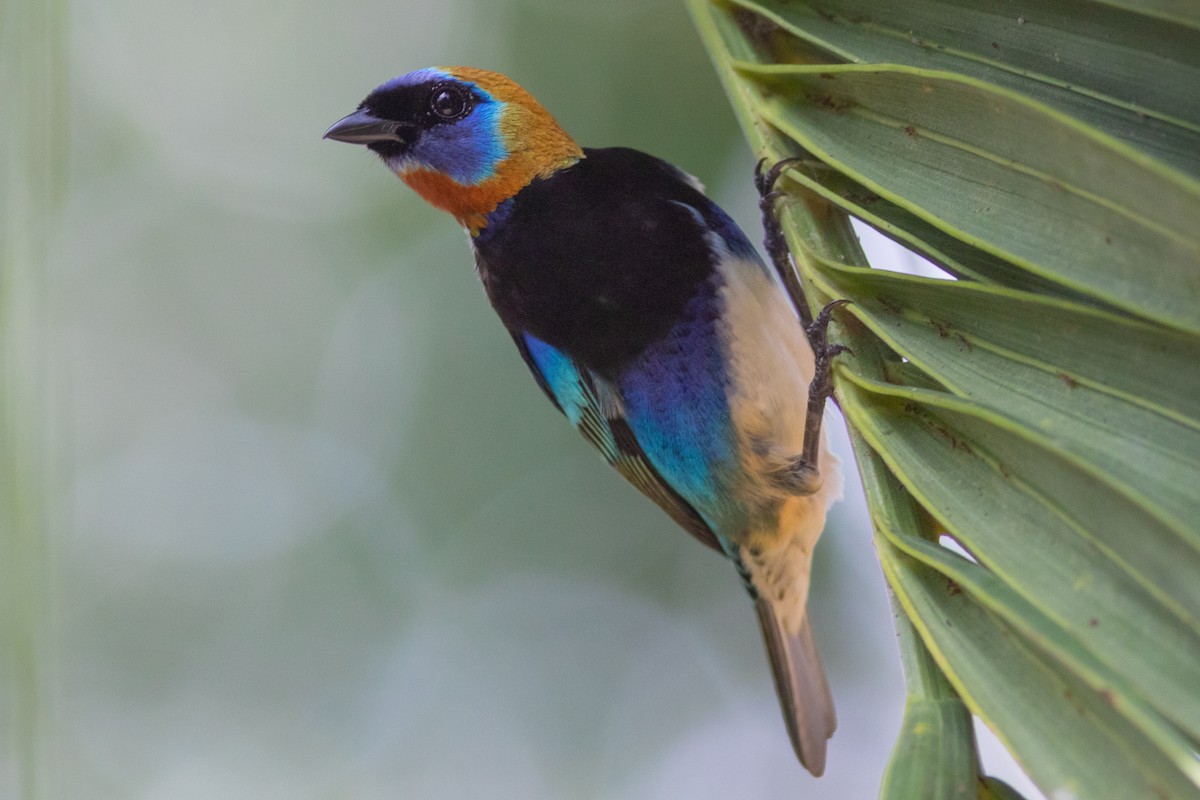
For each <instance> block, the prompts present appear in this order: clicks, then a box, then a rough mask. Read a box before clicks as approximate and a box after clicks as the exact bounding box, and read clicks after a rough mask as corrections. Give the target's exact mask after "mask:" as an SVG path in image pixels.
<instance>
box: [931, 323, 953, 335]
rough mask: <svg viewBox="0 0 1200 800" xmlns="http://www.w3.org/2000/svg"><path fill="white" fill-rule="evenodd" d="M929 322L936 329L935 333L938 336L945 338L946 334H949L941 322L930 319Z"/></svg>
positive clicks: (948, 330)
mask: <svg viewBox="0 0 1200 800" xmlns="http://www.w3.org/2000/svg"><path fill="white" fill-rule="evenodd" d="M929 324H930V325H932V326H933V327H934V328H936V329H937V334H938V337H939V338H941V339H945V338H946V337H947V336H949V335H950V329H949V328H947V327H946V326H945V325H943V324H942V323H940V322H938V321H937V320H933V319H931V320H929Z"/></svg>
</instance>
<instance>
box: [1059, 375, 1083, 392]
mask: <svg viewBox="0 0 1200 800" xmlns="http://www.w3.org/2000/svg"><path fill="white" fill-rule="evenodd" d="M1058 377H1060V378H1062V382H1063V383H1065V384H1066V385H1067V388H1068V389H1074V388H1075V387H1076V386H1078V385H1079V381H1077V380H1075V379H1074V378H1072V377H1071V376H1070V375H1068V374H1067V373H1065V372H1060V373H1058Z"/></svg>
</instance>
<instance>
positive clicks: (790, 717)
mask: <svg viewBox="0 0 1200 800" xmlns="http://www.w3.org/2000/svg"><path fill="white" fill-rule="evenodd" d="M754 608H755V611H757V612H758V622H759V625H761V626H762V632H763V641H764V642H766V645H767V657H768V658H769V659H770V661H771V674H772V675H773V676H774V678H775V691H776V692H777V693H778V694H779V704H780V707H781V708H782V709H783V721H784V722H785V723H786V724H787V729H788V735H789V736H791V739H792V747H793V748H794V749H795V751H796V757H797V758H799V759H800V763H801V764H803V765H804V766H805V768H807V769H808V771H809V772H811V773H812V774H813V775H815V776H817V777H820V776H821V774H822V773H824V772H825V743H826V742H827V741H828V740H829V737H831V736H833V731H834V729H835V728H837V716H836V714H835V713H834V710H833V697H832V696H831V695H830V693H829V684H828V683H827V682H826V681H825V670H824V669H823V668H822V667H821V657H820V655H818V654H817V646H816V643H815V642H813V637H812V626H811V625H809V622H808V616H807V614H806V615H805V616H804V618H803V619H802V620H801V622H800V627H799V630H798V631H797V632H796V633H795V635H792V634H790V633H788V631H787V630H786V629H785V628H784V627H783V625H781V624H780V623H781V620H780V619H779V617H778V616H777V615H776V611H775V607H774V606H773V605H772V603H771V602H770V600H768V599H767V598H765V597H762V596H761V595H760V596H759V597H758V599H757V600H756V601H755V603H754Z"/></svg>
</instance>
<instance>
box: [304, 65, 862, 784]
mask: <svg viewBox="0 0 1200 800" xmlns="http://www.w3.org/2000/svg"><path fill="white" fill-rule="evenodd" d="M325 138H327V139H332V140H336V141H341V142H348V143H352V144H360V145H365V146H366V148H367V149H369V150H371V151H372V152H374V153H375V154H376V155H377V156H378V157H379V158H380V159H382V161H383V162H384V164H386V165H387V167H388V168H389V169H390V170H391V171H392V172H393V173H395V174H396V175H397V176H398V177H399V178H400V179H401V180H403V181H404V182H405V183H406V184H408V186H409V187H411V188H412V189H413V190H414V191H416V193H417V194H418V195H420V196H421V197H422V198H424V199H425V200H426V201H427V202H428V203H429V204H431V205H433V206H435V207H436V208H439V209H442V210H444V211H447V212H449V213H450V214H451V215H452V216H453V217H454V219H455V220H456V221H457V222H458V224H459V225H461V226H462V228H463V229H464V230H465V231H466V233H467V234H468V238H469V241H470V244H471V249H472V251H473V253H474V257H475V267H476V271H477V273H478V277H479V279H480V280H481V281H482V284H483V287H484V290H485V293H486V295H487V298H488V300H489V301H490V303H491V305H492V307H493V308H494V309H495V311H496V313H497V314H498V315H499V317H500V320H501V322H502V323H503V325H504V327H505V328H506V329H507V331H508V333H509V334H510V335H511V337H512V339H513V342H514V343H515V344H516V349H517V351H518V352H519V353H520V356H521V358H522V359H523V360H524V362H525V364H526V365H527V366H528V368H529V371H530V372H531V373H532V375H533V378H534V380H535V381H536V382H537V385H538V386H539V387H540V388H541V390H542V391H543V392H544V393H545V394H546V396H547V397H548V398H549V400H550V402H551V403H552V404H553V405H554V406H555V408H557V409H558V411H560V412H561V413H562V414H563V415H564V416H565V417H566V418H567V420H568V421H569V422H570V423H571V424H572V425H574V426H575V428H576V429H578V430H579V432H580V433H582V434H583V436H584V438H585V439H586V440H587V441H588V442H589V443H591V445H593V446H594V447H595V448H596V449H597V450H599V452H600V454H601V455H602V456H603V457H604V459H605V460H606V461H607V462H608V463H609V464H610V465H611V466H613V467H615V468H616V469H617V471H618V472H619V473H620V474H621V475H622V476H624V477H625V478H626V479H627V480H628V481H629V482H630V483H632V484H633V485H634V486H635V487H636V488H637V489H639V490H640V491H641V492H642V493H643V494H645V495H646V496H647V497H648V498H649V499H650V500H652V501H653V502H654V503H656V504H657V505H658V506H659V507H661V508H662V509H663V510H664V511H665V512H666V513H667V514H668V515H669V516H670V517H671V519H673V520H674V521H675V522H676V523H677V524H678V525H679V526H680V527H682V528H683V529H684V530H686V531H687V532H689V533H690V534H692V535H693V536H694V537H695V538H696V539H698V540H699V541H700V542H702V543H703V544H705V545H707V546H708V547H710V548H712V549H714V550H716V551H718V552H719V553H720V554H722V555H723V556H725V557H726V558H727V559H729V561H731V562H732V563H733V565H734V567H735V569H736V572H737V574H738V576H739V578H740V580H741V582H742V584H743V586H744V587H745V589H746V591H747V592H748V593H749V594H750V597H751V598H752V599H753V601H754V607H755V610H756V613H757V617H758V621H759V624H760V627H761V630H762V634H763V639H764V642H765V644H766V650H767V655H768V660H769V662H770V666H771V673H772V676H773V679H774V685H775V689H776V693H777V694H778V696H779V700H780V704H781V708H782V712H783V717H784V721H785V724H786V727H787V730H788V734H789V736H790V739H791V743H792V746H793V749H794V751H795V753H796V756H797V757H798V759H799V761H800V763H801V764H802V765H803V766H805V767H806V768H807V769H808V770H809V771H810V772H811V773H813V774H814V775H817V776H820V775H821V774H822V773H823V772H824V770H825V762H826V749H827V742H828V740H829V738H830V737H831V736H832V735H833V732H834V729H835V728H836V725H837V721H836V715H835V712H834V705H833V699H832V696H831V694H830V690H829V685H828V681H827V679H826V676H825V672H824V669H823V667H822V665H821V660H820V657H819V655H818V653H817V649H816V645H815V643H814V640H813V632H812V627H811V625H810V623H809V616H808V589H809V575H810V569H811V564H812V558H813V549H814V547H815V545H816V543H817V540H818V537H819V536H820V535H821V532H822V529H823V528H824V527H825V518H826V511H827V509H828V507H829V506H830V504H832V503H833V502H834V501H835V500H837V499H838V498H839V497H840V493H841V477H840V471H839V465H838V460H837V458H836V457H835V456H834V455H833V453H832V452H831V451H830V449H829V446H828V443H827V441H826V438H825V436H824V431H823V430H822V426H821V420H822V413H823V408H824V402H825V399H826V398H827V397H828V396H829V395H830V394H831V391H832V390H831V383H830V381H831V379H830V361H831V359H832V358H833V357H834V356H836V355H837V354H838V353H839V352H841V351H843V350H844V349H845V348H844V347H841V346H840V345H836V344H829V343H828V342H827V340H826V337H825V327H826V326H827V325H828V323H829V319H830V314H831V312H832V311H833V308H834V307H836V306H837V305H838V304H839V303H840V302H842V301H835V302H834V303H831V304H829V305H828V306H826V307H825V308H824V309H822V310H821V312H820V313H819V314H818V316H817V318H816V319H815V320H812V321H811V322H809V323H808V325H807V327H806V325H805V323H806V321H808V319H809V316H808V314H809V311H808V309H807V307H805V306H804V304H803V303H802V302H799V303H798V302H797V301H796V300H795V299H793V297H792V296H791V295H790V294H789V292H788V291H787V289H786V288H785V285H784V282H783V280H782V279H781V277H780V274H779V265H778V264H777V265H776V266H775V267H772V266H768V265H767V263H766V262H765V261H764V259H763V258H761V257H760V256H759V255H758V252H757V251H756V250H755V248H754V246H753V245H752V244H751V243H750V241H749V239H748V238H747V237H746V234H745V233H744V232H743V231H742V230H741V228H739V226H738V225H737V224H736V223H735V222H734V221H733V219H732V218H730V216H729V215H728V214H726V213H725V212H724V211H723V210H722V209H721V208H720V207H718V206H717V204H716V203H714V202H713V201H712V200H710V199H709V198H708V197H707V196H706V195H705V194H704V189H703V186H702V185H701V184H700V183H699V182H698V181H697V180H696V179H695V178H693V177H691V176H690V175H688V174H687V173H685V172H683V171H682V170H680V169H678V168H676V167H675V166H673V165H671V164H669V163H668V162H666V161H663V160H660V159H658V158H655V157H654V156H651V155H647V154H645V153H642V152H640V151H638V150H634V149H630V148H625V147H609V148H585V147H581V146H580V145H579V144H577V143H576V142H575V140H574V139H573V138H572V137H571V136H570V135H568V134H567V133H566V131H564V130H563V128H562V127H560V126H559V124H558V123H557V122H556V121H555V119H554V117H553V116H551V114H550V113H549V112H548V111H547V110H546V109H545V108H544V107H543V106H542V105H541V104H540V103H539V102H538V101H537V100H535V99H534V97H533V96H532V95H531V94H530V93H529V92H528V91H526V90H525V89H524V88H522V87H521V86H520V85H518V84H517V83H516V82H515V81H513V80H512V79H511V78H509V77H507V76H505V75H502V74H500V73H497V72H491V71H488V70H483V69H478V68H474V67H462V66H458V67H435V68H424V69H419V70H416V71H413V72H409V73H407V74H405V75H401V76H400V77H397V78H394V79H392V80H389V81H387V82H386V83H384V84H382V85H380V86H378V87H377V88H376V89H374V90H373V91H372V92H371V93H370V94H369V95H368V96H367V97H366V99H364V100H363V101H362V102H361V103H360V104H359V105H358V107H357V109H356V110H355V111H354V112H353V113H352V114H349V115H348V116H346V117H344V118H342V119H340V120H339V121H338V122H336V123H335V124H334V125H333V126H332V127H330V128H329V129H328V131H327V132H326V133H325ZM780 166H782V165H777V167H775V168H773V169H772V170H770V171H769V172H766V173H764V172H763V171H762V169H761V167H762V163H761V162H760V170H759V173H758V179H759V180H758V183H759V189H760V192H761V193H762V196H763V199H762V204H763V207H764V211H765V214H764V218H765V219H767V220H768V222H773V224H772V225H768V246H769V250H773V251H775V252H776V253H778V252H779V251H781V250H782V251H783V252H784V253H785V257H786V247H781V246H780V242H781V238H780V234H779V229H778V222H777V220H775V219H774V217H773V216H772V215H771V214H770V210H771V209H770V208H769V206H770V204H771V201H772V200H773V195H774V193H772V192H771V187H772V185H773V183H774V181H775V179H776V178H777V177H778V169H779V167H780ZM772 231H773V234H772ZM772 235H773V236H774V239H773V240H772V238H771V237H772ZM773 260H775V261H777V260H778V258H777V257H774V258H773ZM798 306H800V308H798Z"/></svg>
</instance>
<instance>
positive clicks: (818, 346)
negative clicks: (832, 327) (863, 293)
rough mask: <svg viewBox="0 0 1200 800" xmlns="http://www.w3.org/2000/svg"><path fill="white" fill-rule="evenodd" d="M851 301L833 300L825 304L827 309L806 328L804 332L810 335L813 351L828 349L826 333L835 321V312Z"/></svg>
mask: <svg viewBox="0 0 1200 800" xmlns="http://www.w3.org/2000/svg"><path fill="white" fill-rule="evenodd" d="M850 302H851V301H849V300H847V299H846V298H844V297H843V298H841V299H839V300H831V301H830V302H828V303H826V304H825V307H824V308H822V309H821V311H820V312H819V313H818V314H817V316H816V318H815V319H814V320H813V321H812V323H811V324H809V325H808V326H806V327H805V329H804V332H805V333H807V334H808V341H809V343H810V344H811V345H812V346H813V350H824V349H827V348H826V345H825V341H826V339H825V332H826V330H827V329H828V328H829V323H830V321H831V320H832V319H833V311H834V309H836V308H841V307H842V306H845V305H849V304H850ZM834 346H835V347H843V345H834Z"/></svg>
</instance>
